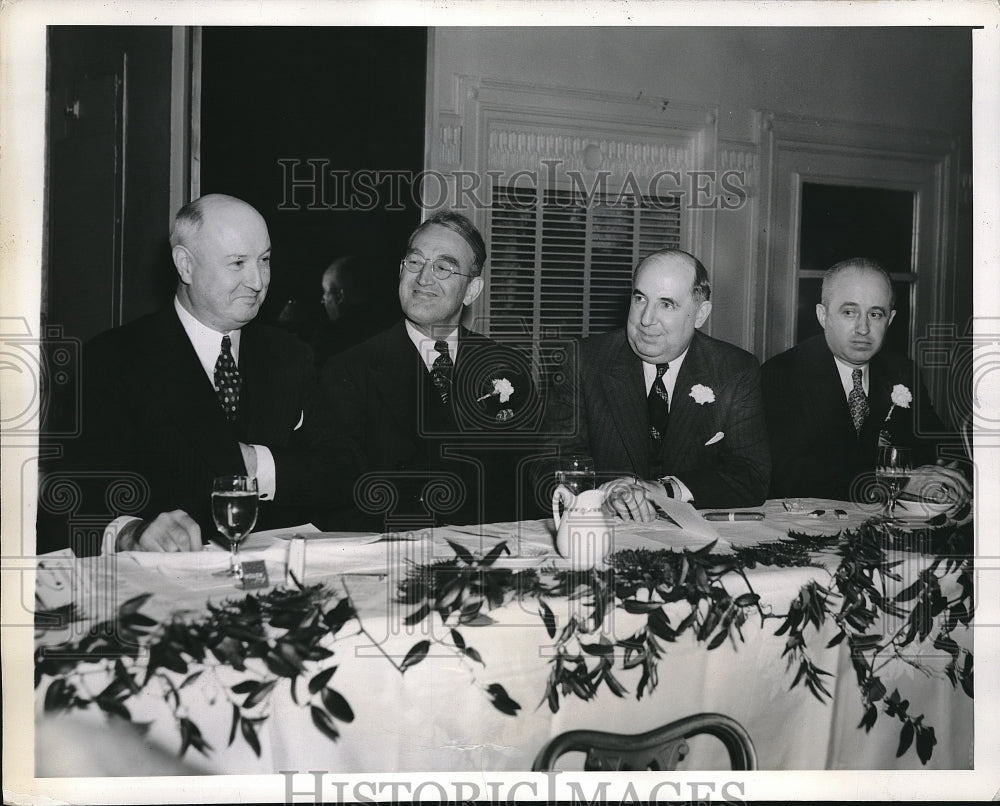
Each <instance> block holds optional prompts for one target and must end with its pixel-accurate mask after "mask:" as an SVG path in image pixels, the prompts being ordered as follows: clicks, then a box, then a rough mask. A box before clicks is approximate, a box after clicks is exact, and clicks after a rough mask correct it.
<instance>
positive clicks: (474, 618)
mask: <svg viewBox="0 0 1000 806" xmlns="http://www.w3.org/2000/svg"><path fill="white" fill-rule="evenodd" d="M458 621H459V623H460V624H465V625H466V626H467V627H486V626H489V625H490V624H496V619H494V618H491V617H490V616H487V615H486V614H485V613H476V614H474V615H470V616H466V615H465V614H463V615H462V616H460V617H459V619H458Z"/></svg>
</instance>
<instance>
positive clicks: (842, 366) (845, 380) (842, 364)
mask: <svg viewBox="0 0 1000 806" xmlns="http://www.w3.org/2000/svg"><path fill="white" fill-rule="evenodd" d="M833 361H834V363H835V364H836V365H837V372H838V373H839V374H840V385H841V386H843V387H844V394H845V395H847V396H848V397H849V396H850V394H851V390H852V389H854V379H853V378H852V377H851V375H852V373H853V372H854V370H856V369H860V370H861V385H862V386H863V387H864V389H865V394H866V395H867V394H868V375H869V372H868V365H867V364H862V365H861V366H860V367H856V366H854V364H848V363H847V362H846V361H841V360H840V359H839V358H837V356H834V357H833Z"/></svg>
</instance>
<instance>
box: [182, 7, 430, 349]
mask: <svg viewBox="0 0 1000 806" xmlns="http://www.w3.org/2000/svg"><path fill="white" fill-rule="evenodd" d="M426 62H427V31H426V29H424V28H339V27H322V28H221V27H220V28H205V29H203V38H202V85H201V92H202V104H201V192H202V193H212V192H220V193H229V194H232V195H234V196H238V197H240V198H243V199H245V200H246V201H248V202H250V203H251V204H253V205H254V206H255V207H257V208H258V209H259V210H260V211H261V213H262V214H263V215H264V217H265V218H266V219H267V222H268V226H269V228H270V233H271V242H272V248H273V253H272V266H273V272H272V278H271V289H270V291H269V293H268V299H267V302H266V303H265V305H264V308H263V310H262V312H261V316H262V318H263V319H265V320H266V321H271V322H275V321H279V320H282V321H281V323H282V324H284V325H287V326H289V327H290V328H294V329H296V331H297V332H299V333H300V335H303V336H304V337H308V334H309V332H310V330H312V329H314V328H316V327H319V324H320V322H321V321H322V317H323V316H324V314H323V309H322V306H321V303H320V298H321V287H320V280H321V275H322V273H323V270H324V268H325V267H326V266H328V265H329V264H330V263H331V262H332V261H333V260H334V259H336V258H340V257H343V256H346V255H358V256H361V258H362V259H363V261H364V262H365V263H366V265H367V267H368V269H367V271H368V272H370V274H371V282H370V283H369V284H368V285H370V286H373V287H374V288H373V291H372V299H373V302H372V313H373V316H374V317H377V318H379V319H380V320H384V321H386V322H387V321H390V320H391V319H394V318H396V317H397V316H398V303H397V301H396V294H395V283H396V278H397V276H398V267H399V260H400V257H401V256H402V254H403V251H404V249H405V245H406V239H407V236H408V235H409V233H410V231H411V230H412V229H413V228H414V227H415V226H416V225H417V224H418V223H419V221H420V205H419V198H415V197H414V196H415V194H414V193H413V192H412V180H413V178H415V177H417V176H418V174H419V173H420V171H421V170H422V169H423V161H424V105H425V100H424V96H425V92H426V87H425V83H426V79H425V77H426ZM290 301H294V304H293V305H289V302H290Z"/></svg>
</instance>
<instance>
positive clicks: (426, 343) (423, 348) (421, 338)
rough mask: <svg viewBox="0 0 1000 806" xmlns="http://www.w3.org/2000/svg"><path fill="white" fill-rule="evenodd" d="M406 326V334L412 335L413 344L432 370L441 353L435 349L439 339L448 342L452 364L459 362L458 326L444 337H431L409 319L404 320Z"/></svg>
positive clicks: (426, 365) (425, 363)
mask: <svg viewBox="0 0 1000 806" xmlns="http://www.w3.org/2000/svg"><path fill="white" fill-rule="evenodd" d="M403 324H404V326H405V327H406V335H407V336H409V337H410V341H412V342H413V346H414V347H416V348H417V352H418V353H420V359H421V360H422V361H423V362H424V366H425V367H427V370H428V371H430V370H432V369H433V368H434V362H435V361H436V360H437V358H438V356H439V355H440V353H439V352H438V351H437V350H435V349H434V343H435V342H437V341H444V342H447V343H448V355H449V356H450V357H451V362H452V364H455V363H457V361H456V359H457V357H458V328H457V327H456V328H455V329H454V330H452V331H451V333H449V334H448V335H447V336H445V337H444V338H443V339H431V338H428V337H427V336H425V335H424V334H423V333H421V332H420V331H419V330H417V329H416V328H415V327H414V326H413V325H412V324H411V323H410V321H409V320H408V319H407V320H405V321H404V323H403Z"/></svg>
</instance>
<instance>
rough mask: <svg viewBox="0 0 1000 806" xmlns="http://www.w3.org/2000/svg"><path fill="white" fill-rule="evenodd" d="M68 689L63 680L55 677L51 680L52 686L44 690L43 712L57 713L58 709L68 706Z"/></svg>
mask: <svg viewBox="0 0 1000 806" xmlns="http://www.w3.org/2000/svg"><path fill="white" fill-rule="evenodd" d="M68 689H69V687H68V686H67V684H66V681H65V680H64V679H63V678H61V677H57V678H56V679H55V680H53V681H52V684H51V685H50V686H49V687H48V688H47V689H46V690H45V710H46V711H58V710H59V709H60V708H65V707H66V706H67V705H68V704H69V697H68V696H67V691H68Z"/></svg>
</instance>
